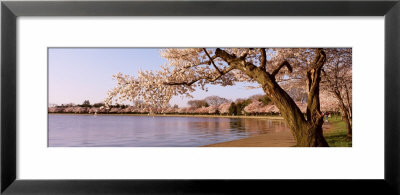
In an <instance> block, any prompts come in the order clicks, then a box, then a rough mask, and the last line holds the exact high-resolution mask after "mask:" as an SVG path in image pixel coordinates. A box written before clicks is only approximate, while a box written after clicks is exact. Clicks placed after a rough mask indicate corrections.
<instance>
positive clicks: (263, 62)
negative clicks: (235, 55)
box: [260, 48, 267, 70]
mask: <svg viewBox="0 0 400 195" xmlns="http://www.w3.org/2000/svg"><path fill="white" fill-rule="evenodd" d="M260 50H261V56H260V67H261V68H262V69H263V70H267V52H266V51H265V48H261V49H260Z"/></svg>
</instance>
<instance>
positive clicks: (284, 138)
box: [204, 123, 332, 147]
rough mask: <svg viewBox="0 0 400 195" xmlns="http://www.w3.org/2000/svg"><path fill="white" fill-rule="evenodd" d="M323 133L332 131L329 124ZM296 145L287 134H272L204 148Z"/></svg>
mask: <svg viewBox="0 0 400 195" xmlns="http://www.w3.org/2000/svg"><path fill="white" fill-rule="evenodd" d="M322 128H323V130H324V132H329V131H331V130H332V125H331V124H330V123H328V124H324V125H323V126H322ZM295 145H296V140H295V139H294V138H293V135H292V134H291V133H290V132H289V131H286V132H274V133H267V134H263V135H258V136H254V137H248V138H243V139H238V140H233V141H228V142H222V143H216V144H210V145H206V146H204V147H293V146H295Z"/></svg>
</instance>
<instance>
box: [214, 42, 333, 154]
mask: <svg viewBox="0 0 400 195" xmlns="http://www.w3.org/2000/svg"><path fill="white" fill-rule="evenodd" d="M216 55H217V56H218V57H221V58H223V59H224V60H225V61H226V62H227V63H228V64H229V65H230V66H231V67H234V68H235V69H239V70H241V71H242V72H243V73H245V74H246V75H247V76H249V77H250V78H253V79H254V80H256V81H257V82H258V83H260V84H261V85H262V86H263V90H264V92H265V93H266V95H267V96H268V97H269V98H270V99H271V100H272V102H273V103H274V104H275V105H276V106H277V107H278V108H279V111H280V113H281V115H282V117H283V118H284V119H285V121H286V122H287V124H288V126H289V128H290V129H291V131H292V134H293V136H294V138H295V139H296V141H297V146H299V147H327V146H328V143H327V142H326V140H325V138H324V136H323V131H322V124H323V117H322V115H321V111H320V107H319V82H320V80H321V78H320V75H321V68H322V66H323V64H324V63H325V58H326V55H325V53H324V52H323V51H322V49H317V50H316V59H315V61H314V67H313V68H311V69H310V70H309V72H308V73H307V76H308V80H309V83H308V86H309V95H308V98H309V100H308V102H307V104H308V105H307V119H306V118H305V117H304V114H303V113H302V112H301V111H300V108H299V107H298V106H297V105H296V103H295V102H294V101H293V99H292V98H291V97H290V96H289V95H288V94H287V93H286V92H285V90H283V89H282V88H281V87H280V86H279V84H278V83H277V82H276V80H275V75H276V73H277V72H278V71H279V69H280V68H282V67H283V66H284V65H285V66H287V67H288V69H289V70H290V69H291V67H290V64H289V63H288V62H284V63H282V65H281V66H280V67H279V68H278V69H276V70H275V71H274V72H273V73H271V74H269V73H268V72H266V71H265V69H263V68H259V67H257V66H255V65H253V64H252V63H250V62H246V61H245V60H244V59H241V58H238V57H236V56H234V55H231V54H228V53H227V52H225V51H223V50H219V49H217V50H216Z"/></svg>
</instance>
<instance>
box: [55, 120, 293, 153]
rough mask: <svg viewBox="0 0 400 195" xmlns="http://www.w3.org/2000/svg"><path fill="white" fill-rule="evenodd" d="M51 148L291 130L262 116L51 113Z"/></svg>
mask: <svg viewBox="0 0 400 195" xmlns="http://www.w3.org/2000/svg"><path fill="white" fill-rule="evenodd" d="M48 127H49V130H48V131H49V132H48V133H49V134H48V135H49V143H48V145H49V147H189V146H204V145H209V144H215V143H220V142H226V141H231V140H236V139H241V138H246V137H251V136H257V135H261V134H267V133H271V134H272V133H277V132H282V131H289V129H288V127H287V125H286V123H285V122H284V121H283V120H268V119H261V118H222V117H175V116H173V117H172V116H154V117H153V116H129V115H97V116H93V115H78V114H77V115H74V114H49V126H48Z"/></svg>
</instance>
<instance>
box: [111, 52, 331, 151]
mask: <svg viewBox="0 0 400 195" xmlns="http://www.w3.org/2000/svg"><path fill="white" fill-rule="evenodd" d="M324 50H325V49H320V48H319V49H307V48H306V49H304V48H294V49H290V48H268V49H267V48H224V49H221V48H215V49H206V48H186V49H180V48H170V49H163V50H161V56H162V57H164V58H166V59H167V60H168V63H166V64H164V65H162V66H161V70H154V71H140V72H139V75H138V76H137V77H134V76H129V75H123V74H122V73H118V74H116V75H114V78H115V79H116V81H117V85H116V87H115V88H114V89H112V90H111V91H109V93H108V97H107V99H106V100H105V104H106V105H111V104H112V103H113V101H117V102H118V101H135V100H143V101H144V102H146V103H147V104H148V105H152V106H154V107H157V106H165V105H166V104H168V102H169V100H170V99H171V98H172V97H173V96H178V95H181V96H186V97H192V96H191V95H190V94H191V93H192V92H194V91H195V90H196V89H198V88H200V89H203V90H206V91H207V85H208V84H212V85H221V86H227V85H234V84H235V83H236V82H242V81H245V82H253V83H257V84H258V85H259V86H260V87H261V88H262V89H263V91H264V92H265V94H266V95H267V96H268V97H269V98H270V99H271V101H272V102H273V103H274V105H275V106H276V107H277V108H278V109H279V111H280V113H281V114H282V116H283V118H284V119H285V120H286V122H287V124H288V126H289V128H290V129H291V131H292V133H293V136H294V137H295V139H296V140H297V145H298V146H302V147H306V146H328V143H327V142H326V140H325V138H324V136H323V131H322V123H323V117H322V115H321V111H320V100H319V90H320V86H319V84H320V81H321V70H322V68H323V66H324V64H325V61H326V58H327V55H326V53H325V51H324ZM297 77H299V78H304V79H303V80H305V81H306V83H303V84H304V85H306V89H307V90H306V91H307V112H306V116H304V115H303V113H302V112H301V110H300V109H299V107H298V106H297V105H296V103H295V101H294V100H293V99H292V98H291V97H290V96H289V95H288V93H287V92H286V91H285V89H284V88H282V87H281V85H280V84H283V83H285V82H290V81H286V80H288V79H296V78H297ZM300 80H301V79H300Z"/></svg>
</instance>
